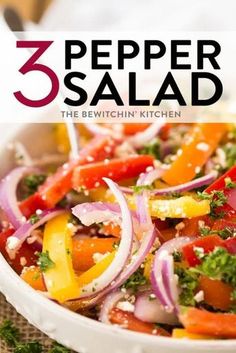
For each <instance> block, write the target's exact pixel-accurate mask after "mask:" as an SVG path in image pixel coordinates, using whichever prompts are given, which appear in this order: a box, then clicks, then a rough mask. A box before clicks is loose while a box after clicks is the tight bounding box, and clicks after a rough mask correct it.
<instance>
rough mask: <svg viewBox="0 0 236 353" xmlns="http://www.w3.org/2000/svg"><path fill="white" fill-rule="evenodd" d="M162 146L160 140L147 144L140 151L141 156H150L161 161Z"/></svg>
mask: <svg viewBox="0 0 236 353" xmlns="http://www.w3.org/2000/svg"><path fill="white" fill-rule="evenodd" d="M160 146H161V144H160V141H159V140H158V139H155V140H153V141H152V142H150V143H148V144H146V145H145V146H144V147H143V148H142V149H141V150H140V151H139V153H140V154H150V155H152V156H153V157H154V158H155V159H158V160H160V159H161V148H160Z"/></svg>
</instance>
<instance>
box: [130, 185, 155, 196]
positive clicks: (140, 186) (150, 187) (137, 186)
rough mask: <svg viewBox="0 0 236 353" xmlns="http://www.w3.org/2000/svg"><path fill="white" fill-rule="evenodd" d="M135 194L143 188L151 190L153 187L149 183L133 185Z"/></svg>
mask: <svg viewBox="0 0 236 353" xmlns="http://www.w3.org/2000/svg"><path fill="white" fill-rule="evenodd" d="M132 189H133V190H134V193H135V194H140V193H141V192H142V191H144V190H152V189H153V187H152V186H151V185H135V186H132Z"/></svg>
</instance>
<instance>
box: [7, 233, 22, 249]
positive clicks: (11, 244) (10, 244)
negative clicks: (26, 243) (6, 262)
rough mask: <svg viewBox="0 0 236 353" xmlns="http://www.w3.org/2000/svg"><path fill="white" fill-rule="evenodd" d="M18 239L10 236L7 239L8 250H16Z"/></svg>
mask: <svg viewBox="0 0 236 353" xmlns="http://www.w3.org/2000/svg"><path fill="white" fill-rule="evenodd" d="M19 242H20V241H19V239H18V238H16V237H14V236H11V237H9V238H8V239H7V248H8V249H9V250H14V249H16V248H17V246H18V245H19Z"/></svg>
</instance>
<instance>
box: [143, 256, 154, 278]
mask: <svg viewBox="0 0 236 353" xmlns="http://www.w3.org/2000/svg"><path fill="white" fill-rule="evenodd" d="M153 260H154V255H153V254H148V256H147V257H146V260H145V263H144V269H143V275H144V277H145V278H146V280H147V281H150V276H151V270H152V263H153Z"/></svg>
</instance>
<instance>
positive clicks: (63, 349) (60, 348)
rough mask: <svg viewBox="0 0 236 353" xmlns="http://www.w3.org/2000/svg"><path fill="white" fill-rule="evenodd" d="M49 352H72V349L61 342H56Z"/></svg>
mask: <svg viewBox="0 0 236 353" xmlns="http://www.w3.org/2000/svg"><path fill="white" fill-rule="evenodd" d="M48 353H70V349H68V348H66V347H64V346H62V345H61V344H59V343H57V342H54V343H53V346H52V348H51V349H50V350H49V352H48Z"/></svg>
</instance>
